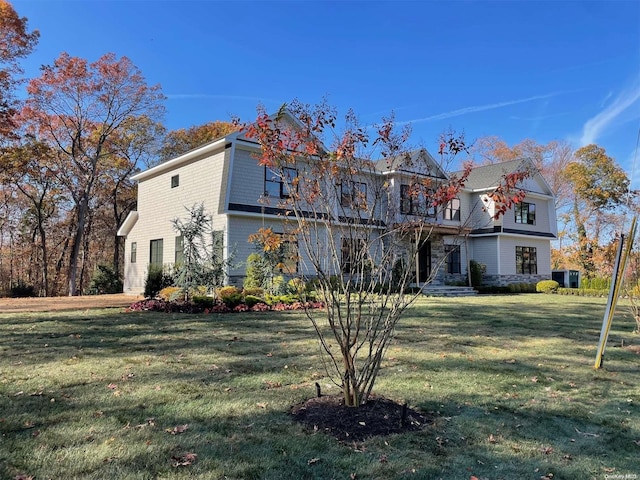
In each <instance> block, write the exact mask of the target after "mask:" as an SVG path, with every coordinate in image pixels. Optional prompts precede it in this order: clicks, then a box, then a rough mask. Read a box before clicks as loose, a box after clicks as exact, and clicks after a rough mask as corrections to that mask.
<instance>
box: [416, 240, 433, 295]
mask: <svg viewBox="0 0 640 480" xmlns="http://www.w3.org/2000/svg"><path fill="white" fill-rule="evenodd" d="M416 267H417V275H416V283H418V284H421V283H424V282H426V281H427V280H428V279H429V276H430V275H431V241H430V240H425V241H424V242H422V244H421V245H420V247H419V248H418V259H417V261H416Z"/></svg>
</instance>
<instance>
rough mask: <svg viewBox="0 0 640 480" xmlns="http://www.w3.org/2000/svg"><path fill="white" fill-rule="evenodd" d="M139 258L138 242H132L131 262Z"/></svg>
mask: <svg viewBox="0 0 640 480" xmlns="http://www.w3.org/2000/svg"><path fill="white" fill-rule="evenodd" d="M137 259H138V242H131V263H136V260H137Z"/></svg>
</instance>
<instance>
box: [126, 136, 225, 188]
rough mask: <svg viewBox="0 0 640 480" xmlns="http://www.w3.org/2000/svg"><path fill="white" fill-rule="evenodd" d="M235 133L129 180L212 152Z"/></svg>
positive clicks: (141, 178) (165, 170)
mask: <svg viewBox="0 0 640 480" xmlns="http://www.w3.org/2000/svg"><path fill="white" fill-rule="evenodd" d="M234 135H235V134H230V135H227V136H225V137H222V138H220V139H219V140H216V141H214V142H211V143H207V144H206V145H203V146H202V147H198V148H196V149H194V150H191V151H190V152H187V153H185V154H183V155H180V156H179V157H176V158H174V159H172V160H168V161H166V162H163V163H161V164H159V165H156V166H155V167H152V168H150V169H148V170H145V171H143V172H140V173H138V174H136V175H134V176H132V177H131V180H135V181H138V182H139V181H140V180H144V179H145V178H148V177H151V176H153V175H157V174H159V173H164V172H167V171H170V170H173V169H175V168H178V167H180V166H181V165H183V164H185V163H187V162H189V161H190V160H193V159H194V158H197V157H199V156H201V155H202V154H204V153H209V152H213V151H214V150H216V149H218V148H220V146H222V147H224V145H225V144H226V143H227V142H229V141H231V140H232V138H229V137H232V136H234Z"/></svg>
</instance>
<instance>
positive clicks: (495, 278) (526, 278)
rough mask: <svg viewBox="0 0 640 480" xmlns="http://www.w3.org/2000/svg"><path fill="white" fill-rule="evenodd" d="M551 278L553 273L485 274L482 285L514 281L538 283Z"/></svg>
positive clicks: (500, 285) (501, 285)
mask: <svg viewBox="0 0 640 480" xmlns="http://www.w3.org/2000/svg"><path fill="white" fill-rule="evenodd" d="M541 280H551V275H532V274H522V275H483V276H482V285H487V286H498V287H504V286H507V285H510V284H512V283H538V282H540V281H541Z"/></svg>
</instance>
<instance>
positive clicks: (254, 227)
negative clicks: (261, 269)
mask: <svg viewBox="0 0 640 480" xmlns="http://www.w3.org/2000/svg"><path fill="white" fill-rule="evenodd" d="M228 225H229V227H228V228H229V239H228V244H229V251H230V252H233V255H234V262H233V264H234V265H233V268H232V269H230V271H229V275H230V276H244V275H245V272H246V261H247V258H248V257H249V255H251V254H252V253H255V252H257V250H256V246H255V245H254V244H252V243H250V242H249V236H250V235H251V234H254V233H256V232H257V231H258V230H259V229H260V228H262V227H264V228H271V230H272V231H273V232H274V233H286V232H288V231H291V230H292V228H293V226H294V225H293V224H292V223H291V222H289V224H287V225H285V224H284V223H283V221H282V220H279V219H277V218H274V217H273V216H265V219H264V220H263V219H262V218H260V217H255V216H249V215H229V217H228ZM311 242H312V244H315V243H314V241H313V240H311ZM319 245H324V243H319ZM298 254H299V256H300V261H299V263H298V268H299V273H303V274H307V275H310V274H313V271H312V270H311V269H310V264H309V261H308V256H307V255H306V252H305V248H304V246H303V244H302V242H301V241H300V240H299V241H298Z"/></svg>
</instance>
